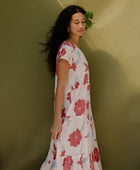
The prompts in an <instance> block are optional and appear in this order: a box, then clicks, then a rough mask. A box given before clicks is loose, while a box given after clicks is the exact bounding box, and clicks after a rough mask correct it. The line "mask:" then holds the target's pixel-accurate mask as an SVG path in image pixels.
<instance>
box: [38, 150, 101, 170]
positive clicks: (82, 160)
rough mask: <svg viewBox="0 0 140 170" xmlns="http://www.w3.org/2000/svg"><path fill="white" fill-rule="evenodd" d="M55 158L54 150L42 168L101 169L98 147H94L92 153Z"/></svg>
mask: <svg viewBox="0 0 140 170" xmlns="http://www.w3.org/2000/svg"><path fill="white" fill-rule="evenodd" d="M53 158H54V154H53V151H52V150H49V152H48V156H47V158H46V160H45V161H44V163H43V164H42V166H41V169H40V170H101V169H102V167H101V160H100V155H99V152H98V148H94V149H93V150H92V151H91V152H90V153H87V154H85V153H82V154H81V155H76V156H71V155H65V156H61V157H57V158H56V159H53Z"/></svg>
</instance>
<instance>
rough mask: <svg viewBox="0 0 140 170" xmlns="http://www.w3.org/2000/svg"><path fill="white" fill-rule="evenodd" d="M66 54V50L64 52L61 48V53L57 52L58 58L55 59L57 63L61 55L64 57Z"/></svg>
mask: <svg viewBox="0 0 140 170" xmlns="http://www.w3.org/2000/svg"><path fill="white" fill-rule="evenodd" d="M65 54H66V50H65V48H63V49H62V50H61V51H60V50H59V51H58V54H57V55H58V58H57V62H58V61H59V60H60V58H61V57H62V56H63V55H65Z"/></svg>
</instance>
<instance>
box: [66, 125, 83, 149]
mask: <svg viewBox="0 0 140 170" xmlns="http://www.w3.org/2000/svg"><path fill="white" fill-rule="evenodd" d="M81 139H82V134H81V131H80V130H79V129H78V128H77V129H76V130H75V131H74V132H73V133H71V134H70V135H69V139H68V141H69V142H70V146H75V147H76V146H77V145H79V144H80V141H81Z"/></svg>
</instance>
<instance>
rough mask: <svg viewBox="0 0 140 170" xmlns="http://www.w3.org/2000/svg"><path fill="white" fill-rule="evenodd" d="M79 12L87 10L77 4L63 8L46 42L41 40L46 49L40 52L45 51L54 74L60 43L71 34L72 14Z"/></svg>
mask: <svg viewBox="0 0 140 170" xmlns="http://www.w3.org/2000/svg"><path fill="white" fill-rule="evenodd" d="M77 12H81V13H83V14H84V13H85V12H86V11H85V10H84V9H83V8H82V7H79V6H77V5H71V6H68V7H66V8H65V9H63V11H62V12H61V13H60V14H59V16H58V18H57V20H56V22H55V24H54V26H52V27H51V29H50V30H49V32H48V33H47V35H46V42H45V43H42V42H39V45H42V46H43V48H44V49H42V50H41V51H40V52H41V53H45V54H46V55H45V57H46V58H45V61H46V62H47V64H48V67H49V70H50V72H51V74H52V76H53V77H54V76H55V71H56V56H57V51H58V48H59V46H60V44H61V43H62V42H63V41H64V40H66V39H67V38H68V36H69V34H68V32H67V27H68V26H69V23H70V20H71V16H72V15H73V14H75V13H77Z"/></svg>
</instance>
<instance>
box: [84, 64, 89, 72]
mask: <svg viewBox="0 0 140 170" xmlns="http://www.w3.org/2000/svg"><path fill="white" fill-rule="evenodd" d="M84 65H85V66H86V69H85V72H86V71H89V67H88V65H87V63H84Z"/></svg>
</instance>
